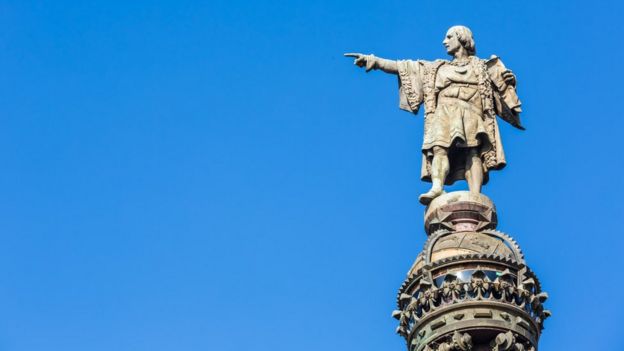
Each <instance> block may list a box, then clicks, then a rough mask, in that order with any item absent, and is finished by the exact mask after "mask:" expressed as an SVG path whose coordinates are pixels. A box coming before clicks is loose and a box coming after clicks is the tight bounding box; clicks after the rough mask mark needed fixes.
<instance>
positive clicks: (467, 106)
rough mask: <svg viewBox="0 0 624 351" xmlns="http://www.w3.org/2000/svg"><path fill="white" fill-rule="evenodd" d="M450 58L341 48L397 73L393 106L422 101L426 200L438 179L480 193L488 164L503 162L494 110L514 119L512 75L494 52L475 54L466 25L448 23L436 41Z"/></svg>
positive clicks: (439, 189) (439, 188)
mask: <svg viewBox="0 0 624 351" xmlns="http://www.w3.org/2000/svg"><path fill="white" fill-rule="evenodd" d="M442 43H443V44H444V46H445V47H446V51H447V53H448V54H449V55H451V56H453V59H452V60H451V61H447V60H435V61H423V60H416V61H412V60H399V61H394V60H387V59H383V58H380V57H375V56H374V55H364V54H359V53H348V54H345V56H347V57H354V58H355V62H354V63H355V64H356V65H357V66H359V67H365V68H366V72H368V71H370V70H373V69H380V70H382V71H384V72H386V73H391V74H395V75H397V76H398V79H399V97H400V104H399V107H400V108H401V109H403V110H406V111H409V112H412V113H414V114H416V113H418V110H419V108H420V105H421V104H423V103H424V105H425V127H424V141H423V146H422V153H423V162H422V170H421V178H422V179H423V180H425V181H430V182H431V183H432V186H431V189H430V190H429V191H428V192H426V193H424V194H422V195H421V196H420V198H419V199H420V202H421V203H423V204H425V205H428V204H429V203H430V202H431V200H433V199H434V198H436V197H437V196H439V195H441V194H442V193H443V192H444V190H443V186H444V184H447V185H450V184H453V183H454V182H455V181H456V180H462V179H465V180H466V181H467V183H468V187H469V189H470V192H471V193H476V194H479V193H481V186H482V185H483V184H486V183H487V181H488V172H489V171H490V170H499V169H502V168H503V167H504V166H505V155H504V152H503V145H502V143H501V137H500V133H499V130H498V124H497V120H496V115H498V116H500V117H501V118H502V119H504V120H505V121H507V122H509V123H511V124H512V125H513V126H515V127H517V128H519V129H524V128H523V127H522V126H521V124H520V112H521V109H520V101H519V99H518V96H517V95H516V89H515V87H516V77H515V75H514V74H513V73H512V72H511V71H510V70H508V69H506V68H505V66H504V65H503V63H502V62H501V61H500V59H499V58H497V57H496V56H492V57H491V58H490V59H489V60H483V59H480V58H478V57H476V56H475V54H476V48H475V42H474V39H473V36H472V32H471V31H470V29H468V28H467V27H464V26H454V27H451V28H450V29H449V30H448V32H447V33H446V36H445V38H444V40H443V42H442Z"/></svg>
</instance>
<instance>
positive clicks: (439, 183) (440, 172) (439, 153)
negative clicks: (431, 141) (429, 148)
mask: <svg viewBox="0 0 624 351" xmlns="http://www.w3.org/2000/svg"><path fill="white" fill-rule="evenodd" d="M449 169H450V165H449V159H448V152H447V150H446V149H445V148H443V147H441V146H434V147H433V160H432V161H431V183H432V184H431V190H429V191H428V192H426V193H424V194H422V195H420V197H419V198H418V199H419V200H420V202H421V203H422V204H423V205H428V204H429V203H430V202H431V200H433V199H435V198H436V197H438V196H440V195H441V194H442V193H443V192H444V180H445V179H446V176H447V175H448V173H449Z"/></svg>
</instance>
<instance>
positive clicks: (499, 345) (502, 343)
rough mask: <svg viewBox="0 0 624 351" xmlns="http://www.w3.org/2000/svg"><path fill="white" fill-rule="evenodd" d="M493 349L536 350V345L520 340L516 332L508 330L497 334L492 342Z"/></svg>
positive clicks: (512, 350)
mask: <svg viewBox="0 0 624 351" xmlns="http://www.w3.org/2000/svg"><path fill="white" fill-rule="evenodd" d="M490 347H491V348H492V351H535V347H534V346H533V345H531V344H530V343H527V342H524V343H523V342H520V340H519V338H516V336H515V335H514V333H512V332H511V331H508V332H506V333H500V334H498V335H496V338H494V340H492V342H491V343H490Z"/></svg>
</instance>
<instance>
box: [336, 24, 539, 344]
mask: <svg viewBox="0 0 624 351" xmlns="http://www.w3.org/2000/svg"><path fill="white" fill-rule="evenodd" d="M443 43H444V46H445V47H446V49H447V52H448V53H449V54H450V55H452V56H453V60H451V61H445V60H436V61H433V62H427V61H422V60H418V61H410V60H406V61H391V60H386V59H382V58H378V57H375V56H373V55H363V54H358V53H353V54H345V55H346V56H349V57H354V58H355V64H356V65H358V66H361V67H366V71H370V70H372V69H380V70H382V71H384V72H386V73H391V74H396V75H398V77H399V87H400V88H399V95H400V107H401V108H402V109H405V110H407V111H410V112H413V113H417V112H418V109H419V107H420V105H421V104H423V103H424V105H425V110H426V111H425V135H424V142H423V147H422V152H423V165H422V173H421V174H422V178H423V179H424V180H427V181H431V182H432V187H431V190H429V191H428V192H427V193H425V194H423V195H421V196H420V201H421V202H422V203H423V204H426V205H428V206H427V209H426V210H425V215H424V224H425V232H426V233H427V236H428V238H427V241H426V242H425V245H424V248H423V250H422V252H421V253H420V254H419V255H418V257H417V258H416V260H415V262H414V264H413V265H412V267H411V268H410V270H409V272H408V274H407V278H406V279H405V281H404V283H403V285H402V286H401V288H400V289H399V294H398V299H397V305H398V308H397V310H395V311H394V312H393V313H392V316H393V317H395V318H396V319H398V321H399V326H398V327H397V333H399V334H400V335H402V336H403V337H404V338H405V340H406V342H407V347H408V351H450V350H464V351H467V350H475V351H479V350H491V351H503V350H513V351H525V350H527V351H530V350H533V351H534V350H536V349H537V345H538V341H539V337H540V334H541V332H542V329H543V325H544V320H545V319H546V318H548V317H549V316H550V311H548V310H546V309H545V308H544V305H543V304H544V301H546V299H547V298H548V295H547V294H546V293H545V292H543V291H542V289H541V286H540V283H539V280H538V279H537V276H536V275H535V274H534V273H533V272H532V271H531V270H530V269H529V267H528V266H527V264H526V262H525V260H524V255H523V254H522V251H521V250H520V247H519V246H518V244H517V243H516V242H515V241H514V240H513V239H512V238H511V237H510V236H508V235H507V234H504V233H502V232H500V231H498V230H497V229H496V228H497V224H498V217H497V216H498V215H497V211H496V207H495V206H494V203H493V202H492V200H490V199H489V198H488V197H487V196H485V195H483V194H482V193H481V186H482V184H483V183H485V182H487V179H488V172H489V171H490V170H497V169H501V168H502V167H503V166H504V165H505V156H504V153H503V148H502V144H501V139H500V134H499V131H498V125H497V121H496V115H498V116H500V117H501V118H502V119H504V120H505V121H507V122H509V123H511V124H512V125H514V126H516V127H518V128H520V129H523V128H522V126H521V125H520V119H519V114H520V111H521V110H520V101H519V100H518V97H517V95H516V90H515V86H516V78H515V76H514V75H513V73H511V71H509V70H507V69H506V68H505V66H504V65H503V64H502V62H501V61H500V59H498V58H497V57H495V56H494V57H492V58H491V59H489V60H482V59H479V58H477V57H476V56H474V55H475V44H474V39H473V37H472V32H471V31H470V30H469V29H468V28H466V27H463V26H455V27H452V28H451V29H449V30H448V32H447V34H446V37H445V38H444V41H443ZM459 179H466V180H467V182H468V186H469V189H470V191H457V192H451V193H444V191H443V185H444V184H451V183H453V182H454V181H456V180H459Z"/></svg>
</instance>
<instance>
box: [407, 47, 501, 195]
mask: <svg viewBox="0 0 624 351" xmlns="http://www.w3.org/2000/svg"><path fill="white" fill-rule="evenodd" d="M397 66H398V71H399V74H398V76H399V96H400V104H399V106H400V107H401V108H402V109H404V110H407V111H410V112H412V113H418V110H419V108H420V105H421V104H423V103H424V105H425V127H424V138H423V145H422V153H423V162H422V169H421V178H422V179H423V180H425V181H431V161H432V159H433V147H434V146H441V147H444V148H446V149H447V150H448V157H449V163H450V171H449V174H448V176H447V177H446V181H445V183H446V184H449V185H450V184H453V183H454V182H455V181H457V180H462V179H465V168H466V167H465V166H466V159H467V151H468V148H477V151H478V154H479V156H480V158H481V160H482V164H483V175H484V177H483V184H486V183H487V181H488V179H489V174H488V172H489V171H490V170H498V169H502V168H503V167H504V166H505V155H504V152H503V146H502V143H501V139H500V133H499V130H498V123H497V121H496V114H497V112H498V111H495V109H496V110H498V108H496V107H498V105H500V93H499V92H498V91H497V90H496V84H494V83H495V82H496V83H498V82H500V81H502V76H501V71H500V70H495V69H490V70H488V67H487V66H486V62H485V61H484V60H481V59H479V58H477V57H475V56H471V57H470V60H469V62H468V63H467V64H465V65H461V66H460V65H454V64H451V63H450V62H449V61H445V60H437V61H433V62H427V61H420V60H419V61H411V60H405V61H398V62H397ZM499 114H500V113H499Z"/></svg>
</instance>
